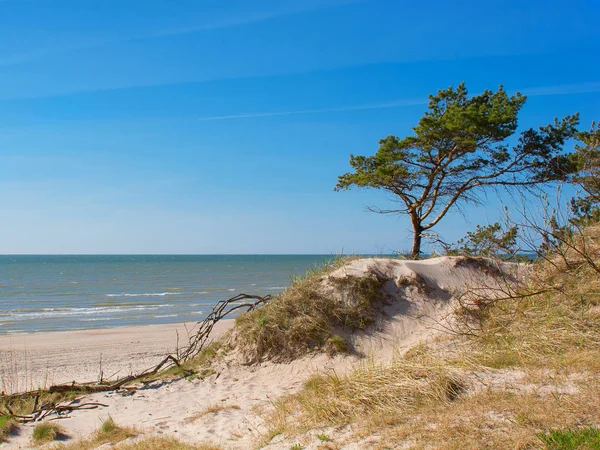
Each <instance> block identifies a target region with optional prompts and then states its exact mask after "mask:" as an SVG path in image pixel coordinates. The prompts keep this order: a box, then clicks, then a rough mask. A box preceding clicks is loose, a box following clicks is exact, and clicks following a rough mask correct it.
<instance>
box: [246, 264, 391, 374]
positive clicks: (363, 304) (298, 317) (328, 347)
mask: <svg viewBox="0 0 600 450" xmlns="http://www.w3.org/2000/svg"><path fill="white" fill-rule="evenodd" d="M347 261H348V260H347V259H338V260H337V261H336V262H335V263H333V264H329V265H327V266H325V267H323V268H321V269H318V270H314V271H312V272H309V273H307V275H306V276H305V277H303V278H298V279H296V280H295V281H294V282H293V283H292V284H291V286H290V287H288V288H287V289H286V290H285V291H284V292H282V293H281V294H280V295H278V296H276V297H275V298H273V299H272V300H271V301H270V302H269V303H268V304H267V305H265V306H263V307H260V308H257V309H256V310H254V311H252V312H250V313H247V314H243V315H241V316H240V317H238V318H237V320H236V330H235V331H236V333H235V336H236V338H235V339H236V341H235V345H236V346H237V347H238V348H239V349H240V350H241V351H242V353H243V354H244V355H245V356H246V357H247V359H248V360H249V361H250V362H254V361H259V360H261V359H272V360H276V361H277V360H279V361H281V360H291V359H293V358H296V357H299V356H302V355H304V354H306V353H309V352H311V351H315V350H324V351H327V352H329V353H335V352H338V351H347V350H348V346H347V345H343V344H342V343H341V342H340V339H343V338H342V337H341V336H339V335H338V334H337V333H336V330H338V329H348V330H353V329H357V328H364V327H365V326H367V325H368V324H369V323H370V322H371V321H372V320H373V319H374V316H375V312H376V309H375V304H376V303H377V301H378V300H380V299H381V287H382V285H383V281H382V280H379V279H377V278H376V277H375V276H373V277H370V278H354V277H346V278H342V279H334V278H331V277H328V275H329V274H330V273H331V272H332V271H334V270H335V269H337V268H339V267H340V266H341V265H343V264H345V263H346V262H347ZM326 279H327V280H328V282H329V283H330V284H335V285H336V287H337V289H338V292H341V293H342V295H343V300H340V299H339V298H335V296H334V295H331V294H330V293H327V292H326V290H325V289H323V285H322V283H323V282H324V281H325V280H326ZM336 336H337V337H336Z"/></svg>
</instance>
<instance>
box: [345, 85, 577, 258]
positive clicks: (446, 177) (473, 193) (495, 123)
mask: <svg viewBox="0 0 600 450" xmlns="http://www.w3.org/2000/svg"><path fill="white" fill-rule="evenodd" d="M525 100H526V97H524V96H522V95H520V94H516V95H514V96H508V95H507V94H506V92H505V91H504V90H503V89H502V86H500V88H499V89H498V91H497V92H492V91H489V90H486V91H484V92H483V93H482V94H480V95H477V96H474V97H469V96H468V92H467V89H466V87H465V85H464V83H461V84H460V85H458V87H457V88H456V89H454V88H452V87H450V88H448V89H445V90H440V91H438V93H437V95H432V96H430V97H429V108H428V111H427V112H426V113H425V115H424V116H423V117H422V118H421V119H420V120H419V123H418V124H417V126H416V127H414V133H415V134H414V135H412V136H407V137H405V138H403V139H400V138H398V137H396V136H388V137H386V138H384V139H382V140H381V141H380V142H379V150H378V151H377V153H376V154H375V155H374V156H368V157H366V156H354V155H350V165H351V166H352V169H353V170H354V172H351V173H346V174H344V175H341V176H340V177H339V178H338V183H337V186H336V190H344V189H349V188H350V187H352V186H356V187H360V188H374V189H381V190H384V191H386V192H389V193H391V194H392V195H393V196H395V197H397V200H398V203H399V204H400V205H401V207H400V208H399V209H391V210H385V209H379V208H372V209H371V210H372V211H374V212H378V213H383V214H387V213H391V214H407V215H408V216H409V217H410V221H411V225H412V228H413V245H412V250H411V255H412V256H413V257H414V256H418V255H419V254H420V253H421V240H422V236H423V233H424V232H426V231H428V230H430V229H432V228H433V227H435V226H436V225H437V224H438V223H439V222H440V221H441V220H442V218H443V217H444V216H445V215H446V214H447V213H448V212H449V211H450V210H451V209H453V208H456V207H457V206H459V205H460V203H464V202H471V203H478V202H480V201H481V195H482V194H483V193H484V191H485V189H489V188H493V187H497V186H502V187H518V186H525V187H530V186H534V185H537V184H540V183H545V182H548V181H551V180H564V179H566V178H567V175H568V173H570V172H571V171H572V170H573V165H572V163H571V162H570V160H569V158H568V157H567V156H565V155H563V153H562V147H563V144H564V143H565V141H566V140H567V139H570V138H571V137H573V136H574V135H575V133H576V131H577V130H576V129H575V127H576V126H577V124H578V115H573V116H567V117H565V118H563V119H562V120H556V121H555V122H554V123H553V124H550V125H546V126H544V127H540V128H539V129H538V130H534V129H528V130H525V131H522V132H521V133H520V134H519V137H518V141H517V143H516V144H515V145H510V144H509V143H508V140H509V139H511V140H512V139H514V134H515V132H516V129H517V116H518V114H519V111H520V110H521V108H522V107H523V105H524V103H525Z"/></svg>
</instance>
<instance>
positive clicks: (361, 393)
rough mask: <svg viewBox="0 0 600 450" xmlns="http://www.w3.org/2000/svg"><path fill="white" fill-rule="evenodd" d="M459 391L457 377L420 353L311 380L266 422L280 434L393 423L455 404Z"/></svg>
mask: <svg viewBox="0 0 600 450" xmlns="http://www.w3.org/2000/svg"><path fill="white" fill-rule="evenodd" d="M463 390H464V387H463V383H462V381H461V379H460V377H459V376H458V375H457V374H456V373H455V372H453V371H451V370H449V369H448V368H446V367H444V366H443V364H442V362H441V361H439V360H436V359H434V358H433V357H431V356H428V355H425V354H424V353H419V355H418V356H415V357H410V358H400V359H397V360H394V361H393V362H392V363H391V364H377V363H375V362H374V361H368V362H365V363H364V364H362V365H361V366H360V367H359V368H358V369H356V370H355V371H353V372H352V373H350V374H349V375H344V376H340V375H337V374H327V375H314V376H312V377H311V378H309V379H308V380H307V381H306V383H305V384H304V386H303V388H302V389H301V390H300V391H299V392H297V393H295V394H291V395H288V396H285V397H282V398H280V399H279V400H278V401H276V402H275V405H274V410H273V411H272V412H271V413H270V417H269V420H268V422H269V423H271V424H272V427H273V430H277V431H279V432H282V431H285V430H289V429H290V426H291V427H292V428H294V427H296V428H298V427H299V428H300V429H301V428H303V427H304V428H305V429H307V428H310V427H313V426H329V425H342V424H346V423H352V422H360V423H365V422H372V421H373V420H375V421H379V420H380V418H382V417H385V418H386V420H392V419H397V418H398V417H408V415H409V414H411V413H414V411H415V410H416V409H417V408H419V407H421V406H423V405H428V404H438V405H439V404H442V403H447V402H450V401H453V400H454V399H456V398H457V397H458V396H459V394H460V393H461V392H462V391H463ZM271 435H272V433H271Z"/></svg>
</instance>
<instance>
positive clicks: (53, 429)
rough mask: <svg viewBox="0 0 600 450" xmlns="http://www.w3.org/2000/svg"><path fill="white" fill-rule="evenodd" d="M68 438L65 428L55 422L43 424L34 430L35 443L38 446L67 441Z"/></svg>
mask: <svg viewBox="0 0 600 450" xmlns="http://www.w3.org/2000/svg"><path fill="white" fill-rule="evenodd" d="M67 437H68V436H67V435H66V433H65V430H64V429H63V427H62V426H60V425H59V424H57V423H55V422H42V423H40V424H38V425H36V426H35V428H34V429H33V442H34V443H35V444H37V445H41V444H47V443H48V442H52V441H56V440H60V439H66V438H67Z"/></svg>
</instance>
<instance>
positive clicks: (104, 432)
mask: <svg viewBox="0 0 600 450" xmlns="http://www.w3.org/2000/svg"><path fill="white" fill-rule="evenodd" d="M138 434H139V433H138V432H137V431H136V430H135V429H133V428H130V427H123V426H121V425H117V424H116V423H115V421H114V419H113V418H112V417H109V418H108V419H106V420H105V421H104V422H102V425H100V428H99V429H98V430H96V432H95V433H94V434H93V435H92V436H91V437H89V438H88V439H83V440H79V441H76V442H72V443H69V444H63V445H60V446H58V447H55V448H56V449H57V450H92V449H95V448H98V447H100V446H101V445H104V444H113V445H114V444H118V443H119V442H122V441H124V440H125V439H129V438H131V437H134V436H137V435H138Z"/></svg>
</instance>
